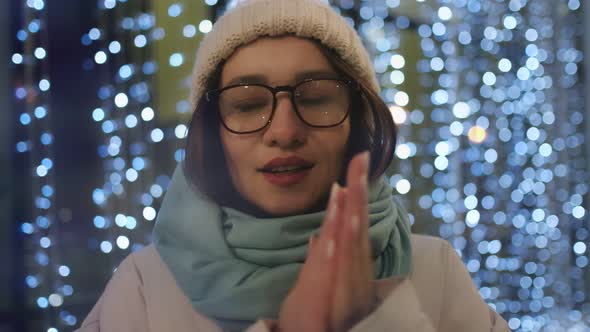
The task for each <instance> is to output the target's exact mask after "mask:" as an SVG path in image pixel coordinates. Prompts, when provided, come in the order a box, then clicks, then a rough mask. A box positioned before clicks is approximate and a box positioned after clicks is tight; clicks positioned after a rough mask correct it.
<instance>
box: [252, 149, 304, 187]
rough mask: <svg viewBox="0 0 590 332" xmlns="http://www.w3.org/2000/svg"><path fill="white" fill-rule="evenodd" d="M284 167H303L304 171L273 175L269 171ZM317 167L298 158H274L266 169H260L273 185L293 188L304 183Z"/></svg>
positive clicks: (267, 164)
mask: <svg viewBox="0 0 590 332" xmlns="http://www.w3.org/2000/svg"><path fill="white" fill-rule="evenodd" d="M284 166H296V167H302V168H303V169H301V170H299V171H296V172H287V173H272V172H269V170H271V169H273V168H277V167H284ZM314 166H315V164H314V163H312V162H310V161H307V160H305V159H303V158H300V157H297V156H289V157H285V158H274V159H272V160H270V161H269V162H267V163H266V164H265V165H264V167H262V168H260V169H258V171H259V172H260V173H262V175H263V176H264V178H265V179H266V180H267V181H268V182H270V183H271V184H274V185H277V186H292V185H295V184H297V183H300V182H302V181H303V180H304V179H305V178H306V177H307V176H308V175H309V173H310V172H311V169H312V168H313V167H314Z"/></svg>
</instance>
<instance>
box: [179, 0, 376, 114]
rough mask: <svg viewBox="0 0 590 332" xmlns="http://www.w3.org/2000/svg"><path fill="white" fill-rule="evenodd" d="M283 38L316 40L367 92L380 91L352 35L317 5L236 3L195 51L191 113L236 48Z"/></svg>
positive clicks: (316, 0)
mask: <svg viewBox="0 0 590 332" xmlns="http://www.w3.org/2000/svg"><path fill="white" fill-rule="evenodd" d="M285 34H294V35H296V36H299V37H303V38H312V39H316V40H318V41H319V42H321V43H322V44H323V45H324V46H326V47H328V48H330V49H332V50H334V51H335V52H336V53H337V54H338V55H339V56H340V57H341V59H342V60H343V61H344V62H346V63H347V64H348V65H350V66H351V67H352V68H353V70H354V71H355V73H356V74H357V75H358V77H359V78H361V79H362V80H364V81H365V82H368V83H369V84H370V86H369V87H368V88H370V89H372V90H373V91H375V92H377V93H378V92H379V91H380V89H379V83H378V81H377V78H376V76H375V71H374V70H373V66H372V64H371V60H370V58H369V55H368V53H367V50H366V49H365V47H364V46H363V44H362V42H361V40H360V38H359V36H358V34H357V32H356V31H355V30H354V29H353V28H352V27H351V26H350V25H349V24H348V23H347V22H346V20H345V19H344V18H343V17H342V16H340V14H338V13H337V12H335V11H334V10H333V9H332V8H331V7H330V6H329V5H327V4H325V3H324V2H322V1H321V0H241V1H239V3H238V4H237V6H236V7H235V8H233V9H230V10H228V11H227V12H226V13H225V14H224V15H223V16H221V17H220V18H219V19H218V20H217V22H215V24H214V25H213V30H212V31H211V32H209V33H208V34H207V35H206V36H205V37H204V39H203V40H202V41H201V44H200V45H199V49H198V51H197V57H196V60H195V65H194V69H193V76H192V88H191V96H190V101H191V106H192V109H193V110H194V109H195V107H196V105H197V103H198V101H199V99H200V98H201V96H202V95H203V93H204V92H205V91H204V89H205V86H206V84H207V81H208V79H209V76H210V75H211V74H212V73H213V72H214V71H215V69H216V68H217V66H218V65H219V64H220V63H221V62H222V61H223V60H225V59H227V58H229V57H230V56H231V55H232V54H233V52H234V51H235V50H236V48H238V47H239V46H242V45H245V44H248V43H250V42H252V41H254V40H255V39H257V38H259V37H262V36H281V35H285Z"/></svg>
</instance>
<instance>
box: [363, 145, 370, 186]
mask: <svg viewBox="0 0 590 332" xmlns="http://www.w3.org/2000/svg"><path fill="white" fill-rule="evenodd" d="M370 159H371V154H370V153H369V151H365V152H363V154H362V156H361V160H362V164H363V172H362V174H361V183H362V184H367V178H368V176H369V163H370Z"/></svg>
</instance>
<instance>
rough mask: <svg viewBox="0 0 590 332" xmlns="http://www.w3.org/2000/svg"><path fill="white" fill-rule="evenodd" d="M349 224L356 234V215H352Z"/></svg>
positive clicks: (358, 220)
mask: <svg viewBox="0 0 590 332" xmlns="http://www.w3.org/2000/svg"><path fill="white" fill-rule="evenodd" d="M350 225H351V226H352V231H353V232H354V233H355V234H356V233H357V232H358V230H359V225H360V219H359V217H358V216H352V218H350Z"/></svg>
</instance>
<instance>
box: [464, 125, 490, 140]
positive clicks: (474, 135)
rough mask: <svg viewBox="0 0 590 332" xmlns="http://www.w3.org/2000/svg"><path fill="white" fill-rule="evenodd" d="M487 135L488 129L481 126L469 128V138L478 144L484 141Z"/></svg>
mask: <svg viewBox="0 0 590 332" xmlns="http://www.w3.org/2000/svg"><path fill="white" fill-rule="evenodd" d="M487 135H488V134H487V132H486V130H485V129H483V128H482V127H480V126H473V127H471V129H469V133H468V134H467V136H468V137H469V140H470V141H472V142H473V143H477V144H479V143H481V142H483V141H484V140H485V139H486V137H487Z"/></svg>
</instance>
